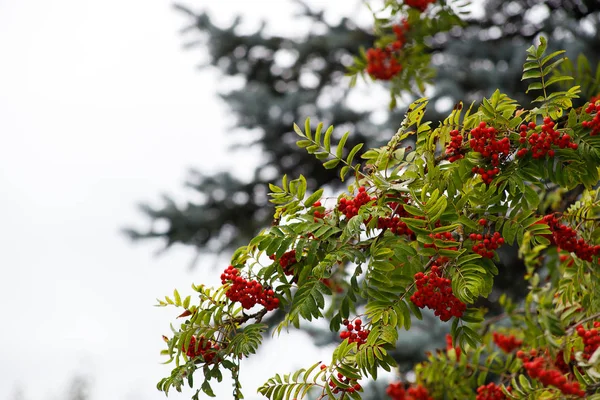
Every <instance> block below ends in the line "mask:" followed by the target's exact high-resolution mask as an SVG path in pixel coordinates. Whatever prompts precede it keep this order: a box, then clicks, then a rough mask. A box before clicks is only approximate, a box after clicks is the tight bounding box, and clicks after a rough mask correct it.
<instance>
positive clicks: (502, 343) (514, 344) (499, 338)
mask: <svg viewBox="0 0 600 400" xmlns="http://www.w3.org/2000/svg"><path fill="white" fill-rule="evenodd" d="M492 336H493V339H494V343H496V345H497V346H498V347H500V348H501V349H502V351H504V352H505V353H512V352H513V351H514V350H516V349H518V348H519V347H521V345H522V344H523V341H522V340H519V339H517V338H516V337H515V335H510V336H506V335H503V334H501V333H498V332H494V334H493V335H492Z"/></svg>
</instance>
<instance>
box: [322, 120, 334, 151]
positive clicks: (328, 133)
mask: <svg viewBox="0 0 600 400" xmlns="http://www.w3.org/2000/svg"><path fill="white" fill-rule="evenodd" d="M332 133H333V126H330V127H329V128H327V131H326V132H325V137H324V138H323V146H324V147H325V150H327V151H331V134H332Z"/></svg>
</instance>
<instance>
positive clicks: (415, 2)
mask: <svg viewBox="0 0 600 400" xmlns="http://www.w3.org/2000/svg"><path fill="white" fill-rule="evenodd" d="M435 1H436V0H404V4H406V5H407V6H409V7H412V8H416V9H417V10H419V11H421V12H424V11H425V10H426V9H427V7H428V6H429V5H430V4H432V3H435Z"/></svg>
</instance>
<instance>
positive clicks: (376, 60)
mask: <svg viewBox="0 0 600 400" xmlns="http://www.w3.org/2000/svg"><path fill="white" fill-rule="evenodd" d="M400 71H402V65H401V64H400V63H399V62H398V60H396V57H394V54H393V53H392V51H391V50H390V49H389V48H387V47H386V48H384V49H380V48H370V49H369V50H367V73H368V74H369V75H371V76H372V77H373V78H375V79H379V80H381V81H389V80H390V79H392V78H393V77H394V76H396V75H397V74H398V73H399V72H400Z"/></svg>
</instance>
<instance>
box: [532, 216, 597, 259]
mask: <svg viewBox="0 0 600 400" xmlns="http://www.w3.org/2000/svg"><path fill="white" fill-rule="evenodd" d="M542 222H543V223H545V224H546V225H548V226H549V227H550V230H551V231H552V236H551V237H550V238H549V239H550V241H551V242H552V244H555V245H556V246H558V247H560V248H561V249H562V250H565V251H568V252H569V253H575V255H576V256H577V257H579V258H580V259H582V260H584V261H592V257H594V256H596V255H598V254H600V245H596V246H592V245H590V244H588V243H586V241H585V240H583V239H579V240H578V239H577V231H575V229H573V228H570V227H568V226H567V225H564V224H561V223H560V222H559V220H558V218H556V217H555V216H554V214H550V215H546V216H545V217H544V218H543V219H542Z"/></svg>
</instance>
